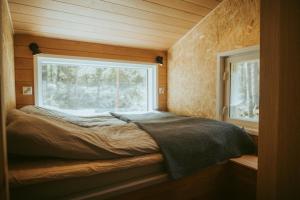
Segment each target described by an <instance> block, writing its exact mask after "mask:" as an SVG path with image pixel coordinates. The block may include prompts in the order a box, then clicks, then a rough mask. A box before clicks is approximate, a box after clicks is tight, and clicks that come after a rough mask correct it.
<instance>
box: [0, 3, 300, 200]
mask: <svg viewBox="0 0 300 200" xmlns="http://www.w3.org/2000/svg"><path fill="white" fill-rule="evenodd" d="M151 1H152V0H151ZM153 1H154V2H155V1H156V0H153ZM157 1H158V2H159V0H157ZM8 2H10V3H12V4H18V3H17V2H18V0H16V2H15V1H14V0H12V1H7V0H0V5H1V9H0V10H1V26H0V30H1V41H0V44H1V49H0V56H1V59H0V60H1V63H0V67H1V68H0V70H1V71H0V87H1V92H0V97H1V106H0V111H1V116H0V120H1V123H0V128H1V130H0V136H1V137H0V154H1V155H0V199H3V200H9V199H10V198H9V197H10V195H9V190H10V189H11V188H9V182H8V180H9V177H8V164H7V162H8V161H7V159H8V156H7V142H6V123H7V122H6V117H7V113H8V112H9V111H10V110H12V109H14V108H21V107H23V106H26V105H34V99H35V98H34V93H33V95H23V87H33V89H34V87H35V86H34V74H33V71H34V70H33V68H34V62H33V55H32V53H31V51H30V50H29V48H28V45H29V44H30V43H32V42H36V43H37V44H38V45H39V46H40V50H41V51H42V52H43V53H46V54H55V55H64V56H78V57H89V58H101V59H116V60H127V61H138V62H149V63H155V62H156V61H155V60H156V57H157V56H160V57H162V58H163V65H162V66H160V67H159V68H158V88H161V89H160V91H162V92H161V93H160V94H159V97H158V107H159V110H163V111H167V110H168V111H171V112H175V113H178V114H188V115H195V116H204V117H208V118H214V117H215V108H216V105H215V102H216V94H215V88H216V87H215V86H216V70H217V67H216V66H217V57H216V55H217V53H220V52H225V51H229V50H233V49H240V48H244V47H248V46H253V45H260V67H261V74H260V77H261V78H260V94H261V95H260V113H259V117H260V123H259V136H256V135H254V136H252V137H253V139H254V141H255V143H256V144H258V152H257V153H258V154H257V155H245V156H242V157H240V158H235V159H230V160H229V161H228V162H226V163H223V164H220V165H214V166H211V167H208V168H205V169H204V170H201V171H199V172H198V173H195V174H194V175H192V176H187V177H184V178H182V179H179V180H175V181H174V180H170V179H169V178H168V176H167V175H166V173H158V174H151V176H149V177H144V178H145V179H136V180H135V181H128V182H126V181H125V182H123V183H122V184H116V185H115V186H114V187H110V188H101V190H98V189H97V188H95V189H93V190H87V191H82V192H80V193H76V192H74V193H72V194H68V195H67V196H65V197H64V198H67V199H112V200H114V199H115V200H119V199H124V200H126V199H128V200H129V199H130V200H139V199H145V200H152V199H175V200H176V199H178V200H182V199H186V200H188V199H245V200H247V199H249V200H250V199H251V200H253V199H259V200H264V199H272V200H280V199H299V198H300V193H299V187H298V186H299V185H300V172H299V169H300V162H299V161H298V160H297V158H298V157H299V156H298V155H299V152H300V147H299V145H298V144H299V142H300V135H299V130H300V127H299V121H300V114H299V113H300V105H299V102H300V90H299V87H298V85H299V84H297V82H298V77H299V76H300V70H299V69H300V66H299V52H300V45H299V44H300V41H299V37H298V36H299V34H300V26H299V19H300V3H299V1H296V0H273V1H271V0H261V1H260V0H243V1H239V0H223V1H222V2H221V3H220V4H219V1H215V2H218V3H216V4H214V5H217V4H218V5H219V6H217V7H216V8H215V9H214V10H213V11H212V12H210V14H208V15H207V16H206V17H205V18H204V19H203V20H202V21H201V22H199V23H197V25H195V26H194V28H193V29H191V30H190V31H188V33H187V34H185V36H184V37H182V38H181V39H178V40H177V41H176V42H175V43H174V45H173V46H171V47H170V48H169V49H159V50H151V49H145V48H142V47H122V46H117V45H108V44H99V43H94V42H83V41H77V40H70V39H58V38H51V37H48V36H45V35H44V36H36V35H33V34H26V33H25V34H24V33H16V31H15V32H14V30H13V27H14V26H13V20H12V17H11V12H16V11H15V10H11V9H10V8H9V4H8ZM28 2H29V1H28ZM184 2H194V3H195V4H197V3H199V2H198V1H192V0H191V1H190V0H189V1H184ZM19 3H20V2H19ZM160 3H161V2H160ZM179 5H180V4H179ZM165 6H166V5H165ZM174 6H177V4H174ZM167 13H168V12H167ZM224 16H227V17H228V18H226V17H224ZM228 19H231V20H228ZM215 24H217V25H215ZM165 44H166V43H164V45H165ZM201 44H202V45H201ZM161 45H162V44H161ZM158 46H160V45H158ZM182 85H184V86H186V87H181V86H182ZM195 91H200V94H199V93H196V92H195ZM148 181H149V182H148ZM149 183H151V184H149ZM82 184H84V182H82ZM62 187H63V186H62ZM28 191H30V190H28ZM41 191H42V190H41ZM32 192H34V188H33V189H32ZM11 196H13V197H17V195H11ZM18 198H19V199H20V198H22V197H18Z"/></svg>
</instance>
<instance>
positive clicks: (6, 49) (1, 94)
mask: <svg viewBox="0 0 300 200" xmlns="http://www.w3.org/2000/svg"><path fill="white" fill-rule="evenodd" d="M0 33H1V39H0V61H1V63H0V100H1V104H0V112H1V114H0V199H3V200H5V199H8V196H9V195H8V184H7V153H6V115H7V111H8V110H10V109H12V108H14V107H15V86H14V56H13V55H14V54H13V53H14V51H13V49H14V48H13V27H12V22H11V17H10V13H9V8H8V3H7V0H0Z"/></svg>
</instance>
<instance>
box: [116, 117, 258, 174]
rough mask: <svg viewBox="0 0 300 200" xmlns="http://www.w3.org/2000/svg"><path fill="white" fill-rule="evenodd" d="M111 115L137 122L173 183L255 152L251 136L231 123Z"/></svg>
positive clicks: (194, 119) (189, 118)
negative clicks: (156, 148)
mask: <svg viewBox="0 0 300 200" xmlns="http://www.w3.org/2000/svg"><path fill="white" fill-rule="evenodd" d="M112 114H113V115H114V116H116V117H118V118H119V119H122V120H124V121H127V122H134V123H135V124H137V125H138V126H139V127H140V128H141V129H143V130H145V131H146V132H148V133H149V134H150V135H151V136H152V137H153V138H154V139H155V141H156V142H157V143H158V145H159V146H160V148H161V151H162V153H163V155H164V157H165V160H166V164H167V167H168V169H169V173H170V175H171V177H172V178H173V179H178V178H181V177H183V176H186V175H190V174H192V173H193V172H196V171H197V170H199V169H202V168H205V167H208V166H210V165H213V164H217V163H220V162H222V161H225V160H228V159H230V158H233V157H239V156H241V155H242V154H249V153H253V152H254V151H255V147H254V143H253V142H252V139H251V138H250V136H249V135H248V134H247V133H246V132H245V131H244V130H243V129H241V128H239V127H237V126H234V125H232V124H229V123H225V122H221V121H216V120H211V119H205V118H199V117H184V116H176V115H174V114H171V113H147V114H141V115H137V114H135V115H119V114H115V113H112Z"/></svg>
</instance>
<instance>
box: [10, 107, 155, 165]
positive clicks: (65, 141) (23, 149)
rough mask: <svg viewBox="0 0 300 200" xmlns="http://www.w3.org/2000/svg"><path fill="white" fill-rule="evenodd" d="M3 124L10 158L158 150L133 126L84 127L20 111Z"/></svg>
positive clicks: (108, 156) (88, 156) (111, 156)
mask: <svg viewBox="0 0 300 200" xmlns="http://www.w3.org/2000/svg"><path fill="white" fill-rule="evenodd" d="M7 121H8V124H7V140H8V153H9V155H13V156H31V157H55V158H64V159H77V160H80V159H81V160H99V159H100V160H101V159H116V158H122V157H129V156H138V155H144V154H149V153H157V152H158V151H159V148H158V146H157V144H156V142H155V141H154V140H153V139H152V138H151V136H149V134H148V133H146V132H145V131H143V130H141V129H140V128H138V127H137V126H136V125H135V124H133V123H128V124H126V123H125V124H122V125H110V126H93V127H89V128H87V127H81V126H78V125H75V124H73V123H69V122H67V121H64V120H59V119H54V118H52V117H45V116H42V115H35V114H27V113H25V112H22V111H20V110H12V111H10V112H9V113H8V120H7Z"/></svg>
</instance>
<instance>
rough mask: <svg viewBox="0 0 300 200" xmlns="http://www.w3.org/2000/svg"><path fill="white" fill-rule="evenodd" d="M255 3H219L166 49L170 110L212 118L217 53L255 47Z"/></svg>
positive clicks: (237, 0) (253, 0)
mask: <svg viewBox="0 0 300 200" xmlns="http://www.w3.org/2000/svg"><path fill="white" fill-rule="evenodd" d="M193 2H196V1H193ZM197 2H198V3H199V4H200V3H201V2H202V1H197ZM259 2H260V1H259V0H224V1H222V3H221V4H220V5H219V6H218V7H217V8H216V9H215V10H214V11H212V12H211V13H210V14H208V16H207V17H206V18H205V19H204V20H202V21H200V23H199V24H197V25H196V26H195V27H194V28H193V29H192V30H191V31H190V32H189V33H188V34H187V35H185V36H184V37H183V38H182V39H181V40H179V41H178V42H177V43H176V44H175V45H173V46H172V48H170V49H169V51H168V63H169V65H168V85H169V90H168V109H169V110H170V111H172V112H176V113H179V114H186V115H198V116H203V117H209V118H215V117H216V116H215V114H216V83H217V78H216V77H217V74H216V73H217V54H218V53H221V52H225V51H229V50H234V49H239V48H243V47H247V46H253V45H258V44H259V23H260V22H259V9H260V5H259Z"/></svg>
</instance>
